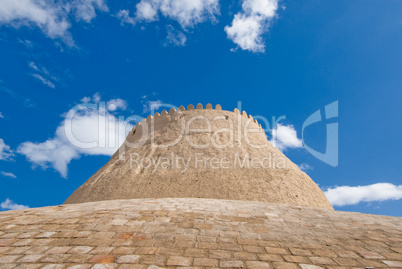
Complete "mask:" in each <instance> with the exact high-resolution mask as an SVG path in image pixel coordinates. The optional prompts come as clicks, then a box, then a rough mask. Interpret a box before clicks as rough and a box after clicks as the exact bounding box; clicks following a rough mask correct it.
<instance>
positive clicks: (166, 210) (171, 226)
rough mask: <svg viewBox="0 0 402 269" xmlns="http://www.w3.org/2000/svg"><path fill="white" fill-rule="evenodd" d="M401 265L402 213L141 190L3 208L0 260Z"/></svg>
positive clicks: (97, 264) (20, 263) (38, 264)
mask: <svg viewBox="0 0 402 269" xmlns="http://www.w3.org/2000/svg"><path fill="white" fill-rule="evenodd" d="M176 267H181V268H214V267H215V268H218V267H219V268H274V269H275V268H277V269H280V268H287V269H291V268H298V269H320V268H334V269H335V268H339V269H341V268H402V218H397V217H388V216H377V215H367V214H359V213H350V212H340V211H331V210H323V209H313V208H303V207H296V206H288V205H278V204H269V203H265V202H252V201H229V200H213V199H185V198H183V199H180V198H174V199H135V200H116V201H101V202H93V203H85V204H72V205H62V206H52V207H44V208H34V209H26V210H17V211H8V212H1V213H0V268H77V269H78V268H80V269H81V268H120V269H124V268H149V269H152V268H154V269H156V268H176Z"/></svg>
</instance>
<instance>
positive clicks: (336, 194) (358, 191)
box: [324, 183, 402, 206]
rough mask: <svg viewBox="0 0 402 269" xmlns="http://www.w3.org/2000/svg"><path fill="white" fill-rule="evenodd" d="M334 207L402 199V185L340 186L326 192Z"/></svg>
mask: <svg viewBox="0 0 402 269" xmlns="http://www.w3.org/2000/svg"><path fill="white" fill-rule="evenodd" d="M324 193H325V195H326V196H327V198H328V200H329V202H330V203H331V204H332V205H333V206H346V205H355V204H358V203H360V202H380V201H386V200H399V199H402V185H399V186H396V185H393V184H391V183H376V184H372V185H366V186H356V187H351V186H340V187H334V188H328V190H327V191H325V192H324Z"/></svg>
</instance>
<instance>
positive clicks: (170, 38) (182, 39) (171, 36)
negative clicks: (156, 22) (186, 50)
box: [165, 25, 187, 47]
mask: <svg viewBox="0 0 402 269" xmlns="http://www.w3.org/2000/svg"><path fill="white" fill-rule="evenodd" d="M166 29H167V37H166V42H165V46H167V45H173V46H179V47H180V46H185V45H186V41H187V37H186V35H185V34H184V33H183V32H182V31H179V30H176V29H174V28H173V26H171V25H168V26H167V27H166Z"/></svg>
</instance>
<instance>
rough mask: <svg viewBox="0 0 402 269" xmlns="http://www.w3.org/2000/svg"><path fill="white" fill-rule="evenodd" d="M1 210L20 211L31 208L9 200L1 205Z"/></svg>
mask: <svg viewBox="0 0 402 269" xmlns="http://www.w3.org/2000/svg"><path fill="white" fill-rule="evenodd" d="M0 208H1V209H5V210H18V209H27V208H29V206H26V205H19V204H16V203H14V202H13V201H11V200H10V199H9V198H7V199H6V200H5V201H4V202H2V203H1V204H0Z"/></svg>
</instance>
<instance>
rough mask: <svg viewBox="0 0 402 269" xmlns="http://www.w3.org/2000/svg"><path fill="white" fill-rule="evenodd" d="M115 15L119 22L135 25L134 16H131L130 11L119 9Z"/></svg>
mask: <svg viewBox="0 0 402 269" xmlns="http://www.w3.org/2000/svg"><path fill="white" fill-rule="evenodd" d="M116 17H117V18H119V19H120V23H121V24H125V23H127V24H132V25H135V23H136V21H135V18H134V17H131V16H130V11H128V10H126V9H123V10H120V11H119V12H118V13H117V15H116Z"/></svg>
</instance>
